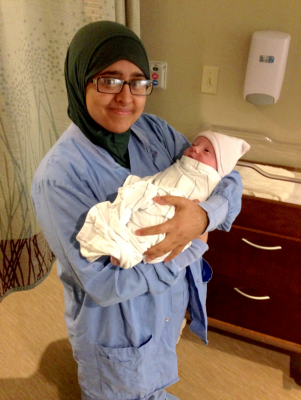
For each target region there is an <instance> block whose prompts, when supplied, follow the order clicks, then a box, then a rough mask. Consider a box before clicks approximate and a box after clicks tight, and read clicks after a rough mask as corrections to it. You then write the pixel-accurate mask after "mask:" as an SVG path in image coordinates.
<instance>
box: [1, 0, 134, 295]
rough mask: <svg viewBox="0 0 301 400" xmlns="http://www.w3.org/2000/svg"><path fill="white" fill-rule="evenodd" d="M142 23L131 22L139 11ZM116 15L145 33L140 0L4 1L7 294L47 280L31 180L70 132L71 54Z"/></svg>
mask: <svg viewBox="0 0 301 400" xmlns="http://www.w3.org/2000/svg"><path fill="white" fill-rule="evenodd" d="M132 17H134V18H136V19H137V22H136V23H135V22H134V23H132V22H128V21H130V20H131V18H132ZM97 20H111V21H115V20H116V21H118V22H121V23H127V25H128V26H129V27H130V28H131V29H133V30H135V31H136V33H137V34H138V35H139V30H140V26H139V0H128V1H125V0H7V1H1V3H0V301H1V300H2V299H3V298H4V297H5V296H6V295H8V294H9V293H12V292H14V291H17V290H27V289H31V288H33V287H35V285H37V284H38V283H41V282H42V281H43V279H44V278H45V277H46V276H47V274H48V273H49V271H50V269H51V266H52V263H53V262H54V260H55V257H54V254H53V253H52V252H51V250H50V248H49V247H48V244H47V242H46V241H45V238H44V236H43V233H42V232H41V228H40V226H39V224H38V222H37V220H36V218H35V214H34V210H33V206H32V203H31V199H30V189H31V182H32V178H33V175H34V172H35V170H36V168H37V167H38V165H39V163H40V161H41V159H42V158H43V157H44V155H45V154H46V153H47V151H48V150H49V149H50V148H51V147H52V145H53V144H54V143H55V142H56V141H57V139H58V138H59V136H60V134H61V133H62V132H64V130H65V129H66V127H67V126H68V125H69V123H70V121H69V120H68V117H67V96H66V91H65V83H64V59H65V55H66V51H67V48H68V45H69V42H70V40H71V39H72V37H73V35H74V34H75V32H76V31H77V30H78V29H79V28H80V27H81V26H83V25H85V24H87V23H89V22H93V21H97Z"/></svg>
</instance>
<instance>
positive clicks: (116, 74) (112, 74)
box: [99, 70, 145, 78]
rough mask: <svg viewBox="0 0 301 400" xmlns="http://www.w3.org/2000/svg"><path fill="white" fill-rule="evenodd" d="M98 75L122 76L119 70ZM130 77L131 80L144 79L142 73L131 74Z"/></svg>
mask: <svg viewBox="0 0 301 400" xmlns="http://www.w3.org/2000/svg"><path fill="white" fill-rule="evenodd" d="M99 75H101V76H103V75H110V76H120V75H122V72H121V71H119V70H107V71H104V72H101V73H100V74H99ZM131 76H132V77H133V78H145V75H144V74H143V72H133V73H132V74H131Z"/></svg>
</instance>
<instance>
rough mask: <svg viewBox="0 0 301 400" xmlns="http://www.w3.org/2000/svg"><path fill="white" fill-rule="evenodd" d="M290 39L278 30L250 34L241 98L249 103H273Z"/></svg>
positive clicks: (279, 89) (277, 93)
mask: <svg viewBox="0 0 301 400" xmlns="http://www.w3.org/2000/svg"><path fill="white" fill-rule="evenodd" d="M290 40H291V36H290V35H289V34H288V33H285V32H279V31H257V32H254V33H253V35H252V41H251V47H250V53H249V59H248V65H247V71H246V77H245V85H244V94H243V95H244V99H245V100H246V101H248V102H249V103H252V104H257V105H267V104H274V103H276V102H277V100H278V99H279V96H280V92H281V88H282V83H283V79H284V74H285V67H286V61H287V56H288V50H289V44H290Z"/></svg>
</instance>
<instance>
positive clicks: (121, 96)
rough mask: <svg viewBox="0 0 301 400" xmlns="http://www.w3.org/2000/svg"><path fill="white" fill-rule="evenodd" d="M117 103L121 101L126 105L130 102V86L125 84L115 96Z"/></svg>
mask: <svg viewBox="0 0 301 400" xmlns="http://www.w3.org/2000/svg"><path fill="white" fill-rule="evenodd" d="M116 99H117V101H122V102H124V103H128V102H130V101H132V93H131V91H130V85H128V84H125V85H123V88H122V90H121V92H120V93H117V94H116Z"/></svg>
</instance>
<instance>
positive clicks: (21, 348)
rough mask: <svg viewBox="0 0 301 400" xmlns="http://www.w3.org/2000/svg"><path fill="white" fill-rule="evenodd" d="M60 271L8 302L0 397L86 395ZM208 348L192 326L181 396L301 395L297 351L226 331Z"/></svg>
mask: <svg viewBox="0 0 301 400" xmlns="http://www.w3.org/2000/svg"><path fill="white" fill-rule="evenodd" d="M63 312H64V311H63V293H62V286H61V283H60V282H59V280H58V278H57V275H56V269H55V267H53V270H52V271H51V273H50V275H49V276H48V278H47V279H46V280H45V281H44V282H43V283H42V284H41V285H39V286H38V287H37V288H35V289H34V290H31V291H28V292H19V293H14V294H12V295H10V296H8V297H7V298H5V299H4V300H3V302H2V303H1V304H0V343H1V346H0V360H1V363H0V364H1V365H0V400H79V399H80V390H79V387H78V383H77V368H76V364H75V362H74V360H73V358H72V352H71V347H70V344H69V342H68V339H67V332H66V327H65V323H64V318H63ZM208 337H209V345H208V346H205V345H204V344H203V343H202V342H201V341H200V340H199V339H198V338H197V337H196V336H195V335H194V334H192V333H191V332H190V330H189V326H186V327H185V329H184V331H183V335H182V337H181V340H180V342H179V344H178V347H177V349H178V359H179V376H180V381H179V382H178V383H176V384H174V385H173V386H171V387H170V388H169V389H168V391H169V392H170V393H172V394H174V395H175V396H177V397H179V398H180V399H181V400H228V399H229V400H245V399H247V400H286V399H288V400H300V399H301V388H300V386H298V385H297V384H296V383H295V381H294V380H293V379H292V378H291V377H290V357H289V355H288V354H283V353H281V352H279V351H276V350H275V349H273V348H268V347H262V346H259V345H258V344H256V343H254V342H246V341H244V340H240V339H238V338H237V337H233V336H227V335H225V334H222V333H221V332H218V331H209V334H208Z"/></svg>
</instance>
